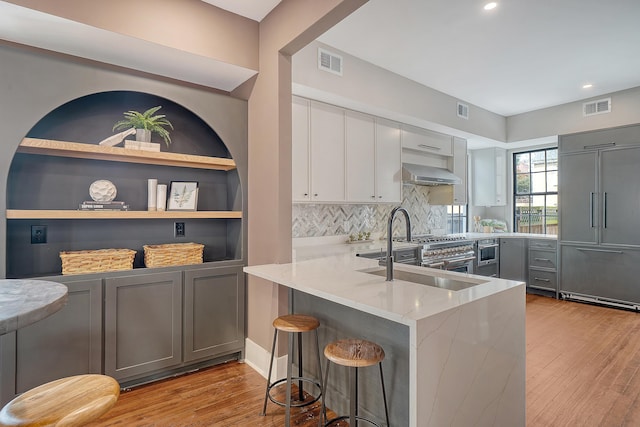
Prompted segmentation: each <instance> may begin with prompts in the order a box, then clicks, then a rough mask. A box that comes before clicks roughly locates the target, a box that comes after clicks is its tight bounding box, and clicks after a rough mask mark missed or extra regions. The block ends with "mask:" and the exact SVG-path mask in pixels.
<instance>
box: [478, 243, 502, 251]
mask: <svg viewBox="0 0 640 427" xmlns="http://www.w3.org/2000/svg"><path fill="white" fill-rule="evenodd" d="M498 246H500V245H499V244H498V243H494V244H491V245H478V249H480V250H483V249H489V248H497V247H498Z"/></svg>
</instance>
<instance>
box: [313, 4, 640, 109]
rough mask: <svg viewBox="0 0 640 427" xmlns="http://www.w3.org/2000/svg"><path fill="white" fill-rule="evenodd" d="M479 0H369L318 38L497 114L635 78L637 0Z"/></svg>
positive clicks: (638, 61) (622, 85) (639, 60)
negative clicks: (493, 1)
mask: <svg viewBox="0 0 640 427" xmlns="http://www.w3.org/2000/svg"><path fill="white" fill-rule="evenodd" d="M486 2H488V0H486V1H483V0H453V1H452V0H428V1H425V0H393V1H389V0H369V2H367V3H366V4H365V5H363V6H362V7H361V8H360V9H358V10H357V11H356V12H354V13H353V14H352V15H350V16H349V17H347V18H346V19H345V20H344V21H343V22H341V23H340V24H338V25H337V26H335V27H334V28H332V29H331V30H329V31H328V32H327V33H326V34H324V35H323V36H322V37H320V41H322V42H323V43H326V44H328V45H331V46H333V47H335V48H338V49H340V50H343V51H345V52H347V53H349V54H352V55H354V56H356V57H359V58H361V59H363V60H365V61H368V62H371V63H373V64H376V65H378V66H380V67H382V68H385V69H388V70H390V71H393V72H395V73H397V74H400V75H402V76H404V77H408V78H409V79H411V80H415V81H417V82H419V83H422V84H424V85H426V86H429V87H431V88H434V89H437V90H439V91H441V92H444V93H447V94H449V95H452V96H454V97H457V98H460V99H462V100H464V101H467V102H469V103H471V104H475V105H477V106H480V107H483V108H485V109H487V110H490V111H493V112H495V113H498V114H501V115H503V116H510V115H513V114H518V113H522V112H527V111H531V110H537V109H540V108H545V107H549V106H553V105H558V104H563V103H566V102H571V101H576V100H580V99H584V98H589V97H593V96H598V95H602V94H604V93H609V92H613V91H617V90H623V89H628V88H631V87H636V86H640V22H639V21H640V0H606V1H604V0H601V1H597V0H497V2H498V6H497V7H496V8H495V9H494V10H492V11H485V10H484V9H483V7H482V6H483V5H484V4H485V3H486ZM346 66H348V64H345V67H346ZM586 83H592V84H593V87H592V88H591V89H588V90H587V89H582V86H583V85H584V84H586Z"/></svg>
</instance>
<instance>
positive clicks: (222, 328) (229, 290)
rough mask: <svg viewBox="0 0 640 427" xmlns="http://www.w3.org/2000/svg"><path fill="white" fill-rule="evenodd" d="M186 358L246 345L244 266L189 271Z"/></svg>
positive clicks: (187, 359)
mask: <svg viewBox="0 0 640 427" xmlns="http://www.w3.org/2000/svg"><path fill="white" fill-rule="evenodd" d="M184 274H185V283H184V361H185V362H190V361H194V360H198V359H202V358H207V357H214V356H218V355H222V354H225V353H231V352H234V351H241V350H242V349H243V348H244V296H245V285H244V273H243V272H242V266H237V267H215V268H203V269H198V270H187V271H185V273H184Z"/></svg>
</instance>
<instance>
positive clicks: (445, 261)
mask: <svg viewBox="0 0 640 427" xmlns="http://www.w3.org/2000/svg"><path fill="white" fill-rule="evenodd" d="M475 259H476V258H475V257H469V258H458V259H454V260H451V261H448V260H446V259H445V260H444V261H443V262H444V265H451V264H459V263H464V262H469V261H473V260H475Z"/></svg>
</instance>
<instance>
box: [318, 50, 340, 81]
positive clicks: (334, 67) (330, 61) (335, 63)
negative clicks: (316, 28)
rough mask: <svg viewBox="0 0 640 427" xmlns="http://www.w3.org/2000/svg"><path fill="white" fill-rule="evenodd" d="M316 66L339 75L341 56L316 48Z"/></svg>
mask: <svg viewBox="0 0 640 427" xmlns="http://www.w3.org/2000/svg"><path fill="white" fill-rule="evenodd" d="M318 68H320V69H321V70H324V71H328V72H330V73H333V74H337V75H339V76H341V75H342V56H340V55H336V54H335V53H331V52H329V51H327V50H324V49H322V48H318Z"/></svg>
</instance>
